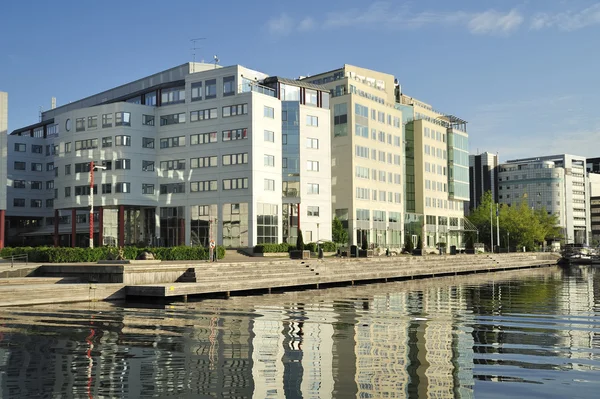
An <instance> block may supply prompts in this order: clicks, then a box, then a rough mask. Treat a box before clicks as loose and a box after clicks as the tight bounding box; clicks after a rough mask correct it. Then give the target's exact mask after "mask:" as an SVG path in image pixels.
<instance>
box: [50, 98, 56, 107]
mask: <svg viewBox="0 0 600 399" xmlns="http://www.w3.org/2000/svg"><path fill="white" fill-rule="evenodd" d="M54 108H56V97H52V105H51V106H50V109H54Z"/></svg>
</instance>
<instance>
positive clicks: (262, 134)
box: [7, 63, 331, 247]
mask: <svg viewBox="0 0 600 399" xmlns="http://www.w3.org/2000/svg"><path fill="white" fill-rule="evenodd" d="M266 77H267V75H265V74H263V73H260V72H257V71H253V70H250V69H247V68H244V67H242V66H239V65H235V66H230V67H219V66H218V65H217V66H215V65H213V64H202V63H186V64H183V65H180V66H177V67H175V68H171V69H169V70H166V71H164V72H160V73H158V74H155V75H152V76H149V77H146V78H143V79H140V80H137V81H134V82H131V83H128V84H125V85H123V86H119V87H117V88H114V89H111V90H108V91H105V92H102V93H99V94H96V95H93V96H91V97H87V98H85V99H82V100H80V101H76V102H73V103H70V104H68V105H65V106H62V107H58V108H56V109H52V110H50V111H47V112H45V113H43V115H42V122H41V123H37V124H34V125H31V126H27V127H25V128H22V129H17V130H15V131H14V132H13V133H11V136H10V137H9V148H10V149H11V151H10V152H9V157H8V162H9V181H8V186H9V190H8V191H9V195H8V199H9V204H8V205H9V206H8V212H7V216H9V219H10V220H11V221H12V223H13V225H16V226H19V228H21V231H22V229H24V228H27V226H32V227H33V228H35V229H36V230H34V231H27V232H26V233H25V235H30V236H31V235H46V236H48V235H49V234H52V235H54V240H55V245H59V244H60V245H71V246H84V245H87V244H88V242H89V224H88V222H89V220H88V219H89V216H88V213H89V207H90V162H91V161H94V163H95V164H96V165H100V166H102V167H104V168H105V169H100V170H97V171H96V172H95V180H94V194H95V195H94V196H93V198H94V210H96V211H97V212H96V215H97V216H96V217H95V218H97V220H98V221H97V223H96V226H95V242H96V244H98V243H99V244H103V245H107V244H108V245H119V246H122V245H128V244H136V243H144V244H159V245H167V246H173V245H184V244H185V245H189V244H192V245H208V241H209V240H210V239H214V240H215V241H216V243H217V244H222V245H225V246H228V247H249V246H254V245H256V244H260V243H270V242H272V243H277V242H282V241H283V222H282V210H283V206H282V205H283V203H284V201H282V194H281V193H282V181H283V178H282V175H283V173H282V171H283V172H284V173H285V165H283V162H284V160H285V158H284V156H283V145H284V144H285V143H284V141H283V140H284V139H285V138H284V137H283V136H282V101H281V100H280V99H279V98H278V92H277V90H274V89H271V88H268V87H266V86H263V85H261V84H259V83H260V82H262V81H263V80H264V79H265V78H266ZM300 85H301V84H300ZM313 89H314V90H315V92H316V93H317V94H318V96H319V98H321V97H322V96H323V95H325V96H327V97H328V93H327V90H323V89H320V88H319V87H315V88H313ZM323 92H324V93H323ZM303 93H304V92H303ZM295 102H296V103H297V104H298V107H299V109H300V110H301V112H300V116H301V117H302V118H303V119H300V120H301V121H306V120H308V118H309V117H311V118H317V119H320V120H323V122H325V121H327V123H321V124H319V123H317V124H316V125H315V124H313V125H311V126H306V124H305V123H299V124H298V129H299V131H300V132H301V134H300V136H301V137H304V136H311V137H313V136H314V137H328V132H329V123H328V119H329V110H328V108H327V107H324V106H323V103H319V104H306V103H305V97H304V95H302V96H300V97H299V98H298V99H296V100H295ZM283 115H285V113H283ZM311 120H312V119H311ZM284 123H285V122H284ZM40 146H41V147H40ZM13 150H14V151H13ZM305 151H306V154H305ZM329 151H330V149H329V142H328V141H327V140H325V141H324V142H323V144H322V146H319V147H318V148H310V149H307V148H306V147H305V146H299V147H297V152H298V153H299V154H300V158H301V160H304V159H308V158H310V159H314V160H316V161H318V160H322V159H328V158H329ZM308 153H310V156H309V155H308ZM305 165H306V163H304V164H302V166H303V167H304V166H305ZM322 166H323V167H317V169H316V170H315V169H312V170H310V171H305V170H304V169H303V173H302V176H303V177H302V180H301V182H300V183H301V187H299V188H300V190H301V192H302V193H303V194H302V196H301V197H299V198H301V202H302V207H301V208H300V209H314V207H315V206H316V207H318V212H317V213H316V215H311V216H310V217H308V218H306V220H305V221H303V222H301V223H302V224H301V227H302V228H303V229H304V228H305V227H306V228H308V229H310V230H315V231H316V230H318V228H317V226H321V227H322V228H321V232H320V238H322V239H330V238H331V228H330V227H331V205H329V206H326V205H324V204H330V194H329V189H328V182H330V168H329V167H328V162H325V163H324V164H323V165H322ZM315 184H316V188H315V186H314V185H315ZM322 186H327V188H325V187H323V188H321V187H322ZM31 230H33V229H31ZM98 237H100V239H98ZM314 238H315V239H316V237H314Z"/></svg>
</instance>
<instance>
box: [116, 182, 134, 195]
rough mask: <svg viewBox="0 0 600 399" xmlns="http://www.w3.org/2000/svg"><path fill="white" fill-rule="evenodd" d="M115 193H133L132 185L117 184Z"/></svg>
mask: <svg viewBox="0 0 600 399" xmlns="http://www.w3.org/2000/svg"><path fill="white" fill-rule="evenodd" d="M115 192H116V193H122V194H125V193H130V192H131V183H117V184H115Z"/></svg>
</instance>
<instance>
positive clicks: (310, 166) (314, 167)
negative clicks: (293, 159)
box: [306, 161, 319, 172]
mask: <svg viewBox="0 0 600 399" xmlns="http://www.w3.org/2000/svg"><path fill="white" fill-rule="evenodd" d="M306 170H308V171H312V172H318V171H319V161H306Z"/></svg>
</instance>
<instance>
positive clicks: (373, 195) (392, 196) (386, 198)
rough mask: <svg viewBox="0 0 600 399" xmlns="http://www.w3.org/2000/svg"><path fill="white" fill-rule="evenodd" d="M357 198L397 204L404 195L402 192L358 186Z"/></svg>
mask: <svg viewBox="0 0 600 399" xmlns="http://www.w3.org/2000/svg"><path fill="white" fill-rule="evenodd" d="M356 199H361V200H373V201H382V202H395V203H396V204H399V203H400V201H401V199H402V196H401V195H400V193H394V192H391V191H384V190H375V189H369V188H363V187H356Z"/></svg>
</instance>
